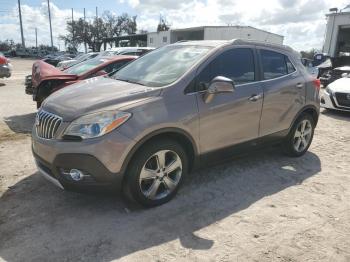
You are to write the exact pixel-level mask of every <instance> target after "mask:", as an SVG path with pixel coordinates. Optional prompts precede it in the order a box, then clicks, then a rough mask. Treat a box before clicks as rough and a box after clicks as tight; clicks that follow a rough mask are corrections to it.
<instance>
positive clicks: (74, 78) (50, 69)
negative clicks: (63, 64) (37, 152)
mask: <svg viewBox="0 0 350 262" xmlns="http://www.w3.org/2000/svg"><path fill="white" fill-rule="evenodd" d="M136 58H137V56H114V57H98V58H94V59H90V60H87V61H85V62H82V63H80V64H77V65H75V66H72V67H70V68H68V69H66V70H64V71H61V70H59V69H58V68H56V67H54V66H52V65H49V64H47V63H45V62H43V61H37V62H35V63H34V64H33V68H32V76H31V77H27V78H26V87H25V88H26V93H27V94H31V95H32V96H33V100H34V101H36V103H37V108H39V107H40V106H41V103H42V102H43V101H44V100H45V99H46V98H47V97H48V96H49V95H50V94H52V93H53V92H55V91H57V90H59V89H61V88H63V87H66V86H68V85H71V84H74V83H76V82H79V81H82V80H86V79H89V78H92V77H97V76H103V75H107V74H111V73H114V72H116V71H118V70H119V69H120V68H121V67H123V66H124V65H125V64H127V63H129V62H130V61H132V60H135V59H136ZM29 82H31V85H30V84H29Z"/></svg>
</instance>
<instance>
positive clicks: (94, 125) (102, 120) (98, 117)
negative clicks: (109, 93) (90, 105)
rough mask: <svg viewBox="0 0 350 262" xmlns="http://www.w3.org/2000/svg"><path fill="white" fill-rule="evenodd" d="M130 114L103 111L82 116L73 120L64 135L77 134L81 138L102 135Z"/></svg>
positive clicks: (120, 123) (126, 118) (121, 122)
mask: <svg viewBox="0 0 350 262" xmlns="http://www.w3.org/2000/svg"><path fill="white" fill-rule="evenodd" d="M130 116H131V114H130V113H127V112H120V111H104V112H99V113H94V114H89V115H85V116H82V117H80V118H78V119H76V120H74V121H73V122H72V123H71V124H70V125H69V126H68V127H67V129H66V131H65V132H64V135H68V136H79V137H81V138H83V139H86V138H94V137H99V136H103V135H104V134H107V133H109V132H111V131H112V130H114V129H115V128H117V127H118V126H120V125H122V124H123V123H124V122H125V121H127V120H128V119H129V118H130Z"/></svg>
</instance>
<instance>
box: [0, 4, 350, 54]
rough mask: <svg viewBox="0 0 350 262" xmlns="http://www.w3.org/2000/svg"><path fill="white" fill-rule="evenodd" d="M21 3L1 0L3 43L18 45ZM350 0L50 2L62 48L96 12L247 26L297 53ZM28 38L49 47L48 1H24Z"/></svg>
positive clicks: (141, 20) (153, 24) (184, 23)
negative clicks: (70, 31) (69, 27)
mask: <svg viewBox="0 0 350 262" xmlns="http://www.w3.org/2000/svg"><path fill="white" fill-rule="evenodd" d="M17 3H18V1H17V0H0V32H1V33H0V40H5V39H13V40H14V41H15V42H20V41H21V37H20V27H19V16H18V5H17ZM348 4H350V0H264V1H257V0H255V1H254V0H74V1H73V0H69V1H68V0H50V6H51V17H52V31H53V37H54V40H53V41H54V45H56V46H57V47H60V49H64V43H63V42H62V41H60V40H59V35H64V34H65V32H66V31H65V30H66V21H67V20H68V19H69V20H70V19H71V8H73V10H74V12H73V14H74V19H77V18H80V17H83V10H84V7H85V9H86V16H87V17H88V19H92V18H93V17H94V15H95V10H96V9H95V8H96V6H97V7H98V13H99V15H101V14H102V13H103V12H104V11H107V10H108V11H111V12H113V13H115V14H117V15H118V14H121V13H124V12H126V13H128V14H130V15H137V26H138V29H139V30H141V29H142V30H147V31H149V32H152V31H156V28H157V24H158V21H159V16H160V14H161V15H163V16H164V17H166V20H167V21H168V23H169V24H170V25H171V28H174V29H175V28H184V27H191V26H204V25H207V26H208V25H209V26H210V25H244V26H253V27H256V28H260V29H264V30H267V31H270V32H273V33H277V34H280V35H283V36H285V41H284V43H285V44H287V45H290V46H291V47H293V48H294V49H296V50H299V51H301V50H310V49H311V48H316V49H321V48H322V45H323V41H324V34H325V28H326V22H327V21H326V17H325V14H326V13H328V10H329V8H332V7H338V8H339V9H341V8H343V7H345V6H347V5H348ZM21 6H22V8H21V10H22V20H23V28H24V37H25V41H26V45H27V46H34V45H35V28H37V29H38V44H50V34H49V22H48V8H47V0H21Z"/></svg>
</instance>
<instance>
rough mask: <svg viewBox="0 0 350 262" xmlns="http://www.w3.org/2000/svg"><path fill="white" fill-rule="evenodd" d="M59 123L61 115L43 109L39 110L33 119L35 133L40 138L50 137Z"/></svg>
mask: <svg viewBox="0 0 350 262" xmlns="http://www.w3.org/2000/svg"><path fill="white" fill-rule="evenodd" d="M61 123H62V118H61V117H59V116H56V115H54V114H51V113H49V112H46V111H44V110H40V111H39V112H38V113H37V115H36V119H35V127H36V133H37V134H38V136H39V137H41V138H45V139H52V138H53V137H54V136H55V134H56V132H57V130H58V128H59V126H60V125H61Z"/></svg>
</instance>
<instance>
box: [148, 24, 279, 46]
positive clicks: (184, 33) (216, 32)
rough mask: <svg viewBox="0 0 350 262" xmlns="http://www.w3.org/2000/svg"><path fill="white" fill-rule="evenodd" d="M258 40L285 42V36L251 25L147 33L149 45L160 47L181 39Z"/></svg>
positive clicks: (275, 42) (203, 27)
mask: <svg viewBox="0 0 350 262" xmlns="http://www.w3.org/2000/svg"><path fill="white" fill-rule="evenodd" d="M235 38H240V39H245V40H257V41H261V42H267V43H273V44H283V39H284V37H283V36H282V35H278V34H274V33H271V32H267V31H264V30H260V29H257V28H254V27H251V26H200V27H191V28H185V29H171V30H169V31H160V32H153V33H148V34H147V46H151V47H160V46H164V45H168V44H172V43H175V42H178V41H181V40H230V39H235Z"/></svg>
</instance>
